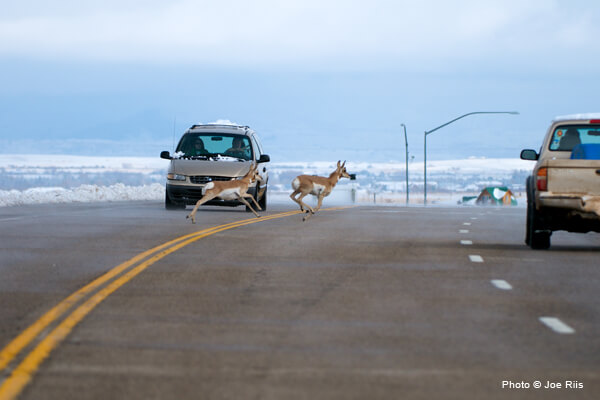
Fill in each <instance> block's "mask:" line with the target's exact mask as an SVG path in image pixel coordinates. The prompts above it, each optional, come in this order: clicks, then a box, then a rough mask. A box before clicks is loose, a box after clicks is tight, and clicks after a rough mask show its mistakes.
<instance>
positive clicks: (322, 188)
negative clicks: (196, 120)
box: [290, 161, 350, 221]
mask: <svg viewBox="0 0 600 400" xmlns="http://www.w3.org/2000/svg"><path fill="white" fill-rule="evenodd" d="M345 165H346V161H344V163H343V164H342V163H341V162H340V161H338V162H337V168H336V169H335V171H333V172H332V173H331V174H330V175H329V177H328V178H325V177H324V176H314V175H300V176H297V177H296V178H294V180H293V181H292V188H293V189H294V192H293V193H292V194H291V195H290V198H291V199H292V200H294V201H295V202H296V203H298V205H299V206H300V210H302V211H305V209H306V213H307V215H306V216H305V217H304V218H302V220H303V221H306V220H307V219H308V218H309V217H310V216H311V215H312V214H314V213H315V211H318V210H319V209H320V208H321V205H322V204H323V198H324V197H327V196H329V194H330V193H331V191H332V190H333V188H334V187H335V185H336V184H337V183H338V181H339V180H340V178H350V175H349V174H348V172H346V167H345ZM309 194H312V195H313V196H317V201H318V203H317V207H316V208H315V209H313V208H312V207H311V206H309V205H308V204H306V203H304V202H303V201H302V199H303V198H304V197H306V196H308V195H309Z"/></svg>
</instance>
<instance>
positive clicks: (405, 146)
mask: <svg viewBox="0 0 600 400" xmlns="http://www.w3.org/2000/svg"><path fill="white" fill-rule="evenodd" d="M400 126H402V127H403V128H404V149H405V151H406V205H408V137H407V136H406V125H404V124H400Z"/></svg>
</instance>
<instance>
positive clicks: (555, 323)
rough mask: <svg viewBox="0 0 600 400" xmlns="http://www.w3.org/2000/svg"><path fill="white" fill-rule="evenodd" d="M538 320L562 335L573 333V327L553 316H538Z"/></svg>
mask: <svg viewBox="0 0 600 400" xmlns="http://www.w3.org/2000/svg"><path fill="white" fill-rule="evenodd" d="M540 322H541V323H542V324H544V325H546V326H547V327H548V328H550V329H552V330H553V331H554V332H556V333H560V334H563V335H569V334H572V333H575V329H573V328H571V327H570V326H569V325H567V324H565V323H564V322H562V321H561V320H560V319H558V318H555V317H540Z"/></svg>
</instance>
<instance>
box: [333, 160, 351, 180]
mask: <svg viewBox="0 0 600 400" xmlns="http://www.w3.org/2000/svg"><path fill="white" fill-rule="evenodd" d="M336 172H337V175H338V176H339V177H340V178H348V179H350V174H348V171H346V161H344V163H342V162H341V161H338V162H337V169H336Z"/></svg>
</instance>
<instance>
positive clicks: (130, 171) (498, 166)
mask: <svg viewBox="0 0 600 400" xmlns="http://www.w3.org/2000/svg"><path fill="white" fill-rule="evenodd" d="M168 163H169V162H168V161H167V160H162V159H160V158H158V157H83V156H68V155H36V154H20V155H6V154H0V206H13V205H22V204H39V203H66V202H96V201H127V200H156V201H162V200H163V199H164V179H165V178H164V177H165V174H166V169H167V166H168ZM334 166H335V161H333V162H293V163H291V162H290V163H285V162H281V163H277V162H273V163H271V166H270V181H269V189H270V195H269V201H270V202H284V201H290V200H289V198H288V195H289V193H290V192H291V189H289V182H290V181H291V177H293V176H295V175H298V174H316V175H328V174H329V173H330V172H331V170H332V169H333V167H334ZM346 167H347V169H348V171H349V172H351V173H356V174H357V181H352V182H349V181H345V180H344V181H341V182H340V185H339V186H338V187H336V190H335V192H334V193H333V194H332V195H331V197H330V198H329V201H330V202H334V201H335V202H338V203H339V202H351V201H352V202H357V203H371V204H372V203H374V202H375V203H377V204H404V202H405V193H406V192H405V183H404V182H405V180H404V176H405V173H406V170H405V163H403V162H397V163H368V162H348V163H347V165H346ZM532 167H533V163H531V162H527V161H523V160H519V159H486V158H469V159H463V160H444V161H430V162H428V163H427V169H428V173H427V175H428V187H429V186H430V185H439V186H440V187H441V189H443V190H438V191H435V190H433V191H432V192H431V193H428V200H429V202H430V203H434V204H435V203H437V204H456V203H457V201H458V200H460V199H461V198H462V196H463V195H469V194H476V193H477V191H478V190H480V189H479V188H480V187H482V186H486V185H490V184H501V183H503V182H506V181H507V179H509V178H510V177H511V176H512V177H513V180H514V179H515V178H514V176H515V174H517V175H519V176H518V177H517V178H516V180H517V182H520V181H521V180H522V179H521V175H526V174H528V172H529V171H530V170H531V168H532ZM408 172H409V175H410V185H411V188H412V192H411V204H418V202H419V201H421V202H422V185H423V163H417V162H413V163H411V164H410V166H409V171H408ZM439 182H442V183H443V184H444V185H446V186H443V185H441V184H439ZM419 185H420V188H421V193H418V192H416V193H415V191H414V189H415V188H419ZM518 185H520V183H518V184H517V186H518ZM448 188H450V190H448ZM517 191H518V190H517ZM520 203H522V202H520Z"/></svg>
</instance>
